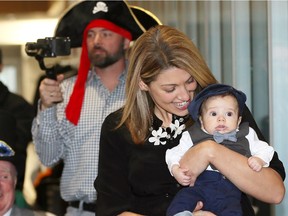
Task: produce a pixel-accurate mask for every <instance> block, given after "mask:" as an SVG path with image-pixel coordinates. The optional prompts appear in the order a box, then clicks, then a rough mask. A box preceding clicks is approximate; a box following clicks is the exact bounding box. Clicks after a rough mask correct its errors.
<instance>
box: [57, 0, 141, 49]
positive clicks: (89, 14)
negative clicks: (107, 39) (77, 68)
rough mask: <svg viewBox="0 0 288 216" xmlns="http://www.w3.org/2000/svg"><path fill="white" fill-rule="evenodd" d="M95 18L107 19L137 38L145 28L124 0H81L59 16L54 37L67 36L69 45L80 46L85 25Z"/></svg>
mask: <svg viewBox="0 0 288 216" xmlns="http://www.w3.org/2000/svg"><path fill="white" fill-rule="evenodd" d="M96 19H101V20H106V21H109V22H111V23H113V24H115V25H116V26H119V27H121V28H122V29H125V30H126V31H128V32H130V33H131V36H132V40H135V39H137V38H138V37H139V36H140V35H141V34H142V33H143V32H144V31H145V28H144V27H143V26H142V25H141V23H140V22H139V21H138V19H137V18H136V17H135V15H134V13H133V12H132V10H131V9H130V7H129V6H128V4H127V3H126V2H125V1H86V0H85V1H81V2H78V3H76V4H74V5H72V6H71V7H70V8H68V10H67V11H66V12H65V13H64V15H63V16H62V17H61V18H60V20H59V22H58V24H57V27H56V30H55V36H56V37H69V38H70V40H71V47H72V48H73V47H81V45H82V36H83V32H84V29H85V28H86V26H87V25H88V24H89V23H90V22H91V21H92V20H96Z"/></svg>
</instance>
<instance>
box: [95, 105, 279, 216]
mask: <svg viewBox="0 0 288 216" xmlns="http://www.w3.org/2000/svg"><path fill="white" fill-rule="evenodd" d="M120 116H121V111H120V110H119V111H116V112H114V113H112V114H110V115H109V116H108V117H107V118H106V119H105V121H104V123H103V126H102V131H101V139H100V153H99V170H98V177H97V178H96V180H95V182H94V187H95V189H96V191H97V203H96V206H97V208H96V215H97V216H106V215H110V216H115V215H118V214H120V213H122V212H124V211H131V212H134V213H138V214H142V215H149V216H165V215H166V209H167V207H168V206H169V204H170V202H171V201H172V199H173V197H174V196H175V194H176V193H177V192H178V191H179V190H180V189H181V188H182V186H180V185H179V184H178V183H177V181H176V180H175V179H174V177H172V176H171V175H170V173H169V170H168V168H167V164H166V162H165V153H166V150H167V149H170V148H172V147H174V146H176V145H178V144H179V139H180V138H181V135H182V132H183V126H181V125H183V124H184V123H185V121H186V120H187V119H184V118H183V117H177V116H174V117H173V121H172V127H169V128H166V129H164V128H162V127H161V125H162V121H161V120H160V119H158V118H157V117H156V116H154V117H153V125H152V126H151V129H150V130H151V136H150V138H149V139H148V140H147V141H146V142H145V143H144V144H143V145H136V144H134V143H133V142H132V139H131V136H130V133H129V131H128V129H127V127H126V126H125V125H123V126H122V127H120V128H118V129H116V130H115V127H116V125H117V123H118V122H119V119H120ZM243 121H248V122H249V123H250V126H251V127H252V128H254V130H255V131H256V132H257V133H258V136H259V139H263V136H262V135H261V133H260V131H259V129H258V127H257V125H256V123H255V121H254V119H253V117H252V115H251V113H250V111H249V110H248V108H247V107H246V110H245V111H244V113H243ZM270 167H271V168H273V169H274V170H276V171H277V172H278V173H279V174H280V175H281V176H282V178H283V180H284V178H285V170H284V167H283V164H282V162H281V161H280V160H279V159H278V155H277V153H275V154H274V157H273V159H272V161H271V163H270ZM241 204H242V208H243V215H245V216H252V215H255V214H254V213H253V209H252V207H251V204H250V202H249V199H248V198H247V196H246V195H245V194H243V196H242V200H241Z"/></svg>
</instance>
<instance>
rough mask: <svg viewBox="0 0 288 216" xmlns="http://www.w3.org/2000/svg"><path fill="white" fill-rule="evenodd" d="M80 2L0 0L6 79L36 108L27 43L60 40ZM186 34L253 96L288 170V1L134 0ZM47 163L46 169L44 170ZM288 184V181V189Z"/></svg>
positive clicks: (223, 76) (36, 74) (35, 166)
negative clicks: (60, 24)
mask: <svg viewBox="0 0 288 216" xmlns="http://www.w3.org/2000/svg"><path fill="white" fill-rule="evenodd" d="M75 2H76V1H75V0H74V1H71V0H70V1H69V0H66V1H59V0H55V1H52V0H51V1H0V29H1V30H0V31H1V34H0V47H1V48H2V52H3V64H4V69H3V71H2V73H0V80H1V81H2V82H3V83H5V85H7V86H8V87H9V90H10V91H12V92H15V93H18V94H20V95H22V96H23V97H24V98H25V99H26V100H27V101H29V102H31V103H34V98H35V94H36V90H37V84H38V81H39V79H40V77H41V76H42V75H44V71H43V70H41V69H40V67H39V65H38V62H37V61H36V60H35V58H33V57H30V56H28V55H27V54H26V52H25V44H26V43H27V42H36V41H37V39H42V38H45V37H52V36H53V34H54V29H55V27H56V25H57V21H58V19H59V17H61V15H62V14H63V13H64V11H65V10H66V9H67V8H69V7H70V6H71V5H72V4H74V3H75ZM127 2H128V3H129V4H132V5H138V6H141V7H143V8H145V9H147V10H149V11H151V12H152V13H154V14H155V15H156V16H157V17H158V18H159V19H160V20H161V21H162V23H163V24H165V25H170V26H174V27H176V28H178V29H179V30H181V31H183V32H184V33H186V34H187V35H188V36H189V37H190V38H191V40H192V41H193V42H194V43H195V44H196V45H197V46H198V48H199V49H200V51H201V52H202V54H203V56H204V58H205V59H206V60H207V62H208V65H209V66H210V68H211V70H212V72H213V73H214V75H215V76H216V78H217V79H218V80H219V81H220V82H222V83H226V84H230V85H233V86H235V87H236V88H238V89H241V90H242V91H244V92H245V93H246V94H247V97H248V102H247V104H248V106H249V108H250V110H251V111H252V113H253V115H254V117H255V119H256V121H257V123H258V125H259V127H260V129H261V130H262V132H263V133H264V135H265V137H266V139H267V140H268V141H269V143H270V144H271V145H272V146H273V147H274V148H275V149H276V151H277V152H278V154H279V157H280V159H281V160H282V161H283V163H284V166H286V165H288V157H287V156H286V155H287V153H288V145H287V144H286V143H287V138H286V134H287V132H288V131H287V130H288V1H287V0H281V1H277V0H266V1H258V0H257V1H256V0H255V1H252V0H250V1H249V0H245V1H228V0H226V1H216V0H213V1H152V0H149V1H148V0H147V1H130V0H128V1H127ZM79 54H80V50H79V49H73V50H71V55H70V56H65V57H57V58H47V59H45V62H46V63H47V65H48V66H49V65H55V64H59V65H60V66H61V65H64V66H65V65H69V66H71V67H72V68H77V67H78V59H79ZM28 151H29V157H28V161H27V166H28V168H27V169H28V171H27V175H26V180H27V181H26V180H25V181H26V182H25V191H26V193H25V196H26V197H27V201H28V202H29V203H30V204H33V203H34V202H35V200H36V196H37V195H36V192H35V188H34V185H33V180H35V176H36V174H35V173H37V172H38V170H39V169H41V166H40V165H39V162H37V156H35V153H34V152H33V143H31V146H29V148H28ZM39 166H40V168H39ZM286 185H287V184H286ZM253 203H254V204H255V208H257V209H258V214H257V215H261V216H270V215H271V216H274V215H276V216H285V215H288V201H287V198H285V199H284V200H283V202H282V203H281V204H279V205H277V206H274V205H267V204H264V203H261V202H259V201H257V200H253Z"/></svg>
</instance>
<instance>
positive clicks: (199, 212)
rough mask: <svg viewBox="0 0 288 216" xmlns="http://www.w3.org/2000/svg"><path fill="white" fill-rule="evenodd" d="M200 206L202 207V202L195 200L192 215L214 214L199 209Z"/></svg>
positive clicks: (211, 215)
mask: <svg viewBox="0 0 288 216" xmlns="http://www.w3.org/2000/svg"><path fill="white" fill-rule="evenodd" d="M202 208H203V203H202V202H197V205H196V207H195V210H194V212H193V216H216V215H215V214H213V213H212V212H208V211H202V210H201V209H202Z"/></svg>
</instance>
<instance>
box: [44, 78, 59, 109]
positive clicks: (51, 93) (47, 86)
mask: <svg viewBox="0 0 288 216" xmlns="http://www.w3.org/2000/svg"><path fill="white" fill-rule="evenodd" d="M63 79H64V75H63V74H60V75H58V76H57V80H53V79H49V78H45V79H43V80H42V82H41V84H40V87H39V93H40V99H41V110H44V109H46V108H49V107H52V106H54V105H55V103H58V102H61V101H62V100H63V97H62V92H61V88H60V83H61V82H62V81H63Z"/></svg>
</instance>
